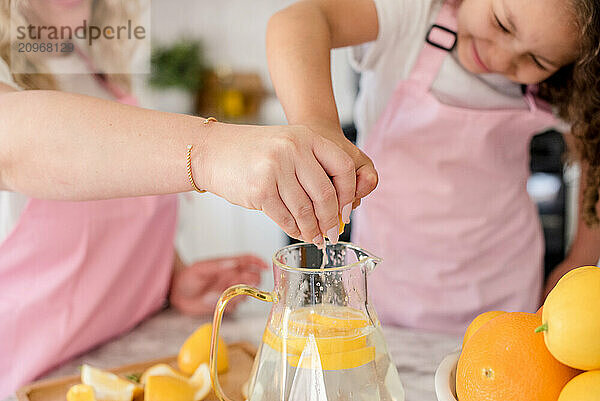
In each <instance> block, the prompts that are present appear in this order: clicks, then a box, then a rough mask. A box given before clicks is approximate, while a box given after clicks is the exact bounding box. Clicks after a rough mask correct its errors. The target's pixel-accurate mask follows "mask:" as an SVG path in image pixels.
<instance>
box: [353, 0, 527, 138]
mask: <svg viewBox="0 0 600 401" xmlns="http://www.w3.org/2000/svg"><path fill="white" fill-rule="evenodd" d="M374 2H375V6H376V9H377V18H378V21H379V34H378V36H377V39H376V40H375V41H373V42H370V43H367V44H364V45H360V46H356V47H353V48H351V53H350V62H351V64H352V66H353V68H354V69H355V70H356V71H358V72H360V73H361V79H360V92H359V95H358V98H357V100H356V103H355V110H354V120H355V123H356V126H357V130H358V142H359V145H362V144H364V141H365V138H366V136H367V135H368V133H369V132H370V131H371V129H372V128H373V126H374V125H375V122H376V121H377V120H378V118H379V116H381V114H382V113H383V111H384V109H385V106H386V105H387V103H388V100H389V99H390V97H391V95H392V93H393V91H394V90H395V89H396V86H397V85H398V82H399V81H400V80H403V79H407V78H408V77H409V75H410V72H411V70H412V68H413V66H414V65H415V63H416V61H417V57H418V55H419V53H420V52H421V50H422V49H423V46H424V44H425V36H426V34H427V30H428V29H429V26H430V25H431V24H433V23H434V22H435V19H436V17H437V14H438V11H439V9H440V6H441V4H442V0H374ZM431 90H432V93H433V94H434V95H435V96H436V97H437V98H438V99H439V100H440V101H441V102H443V103H447V104H450V105H453V106H460V107H468V108H480V109H494V108H527V107H528V106H527V103H526V102H525V100H524V98H523V95H522V92H521V87H520V85H519V84H516V83H514V82H511V81H509V80H508V79H507V78H505V77H504V76H502V75H499V74H479V75H475V74H472V73H470V72H468V71H467V70H465V69H464V68H463V67H462V66H461V65H460V63H459V62H458V61H457V58H456V54H455V53H452V54H448V56H447V57H446V58H445V60H444V62H443V64H442V67H441V69H440V72H439V75H438V77H437V78H436V79H435V81H434V83H433V85H432V88H431Z"/></svg>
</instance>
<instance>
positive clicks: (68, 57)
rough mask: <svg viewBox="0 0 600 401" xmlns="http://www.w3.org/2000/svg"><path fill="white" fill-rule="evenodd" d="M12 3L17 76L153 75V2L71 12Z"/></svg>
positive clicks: (120, 2)
mask: <svg viewBox="0 0 600 401" xmlns="http://www.w3.org/2000/svg"><path fill="white" fill-rule="evenodd" d="M0 1H2V0H0ZM10 4H11V7H10V13H11V15H10V69H11V72H12V73H15V74H89V73H90V71H92V72H100V73H106V74H147V73H149V72H150V53H151V36H152V35H151V29H150V28H151V2H150V0H135V1H133V0H112V1H106V0H94V1H93V2H92V1H90V0H86V1H85V2H82V3H81V7H75V8H65V9H61V8H60V6H54V5H52V4H53V3H52V2H47V3H46V2H44V1H40V2H28V1H24V0H12V1H11V3H10ZM36 7H37V8H36Z"/></svg>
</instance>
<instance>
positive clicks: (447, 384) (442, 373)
mask: <svg viewBox="0 0 600 401" xmlns="http://www.w3.org/2000/svg"><path fill="white" fill-rule="evenodd" d="M459 356H460V351H456V352H453V353H451V354H449V355H446V357H445V358H444V359H443V360H442V362H440V364H439V366H438V368H437V369H436V371H435V394H436V396H437V399H438V401H457V399H456V396H455V395H454V393H455V392H456V365H457V364H458V357H459Z"/></svg>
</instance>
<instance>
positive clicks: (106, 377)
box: [81, 365, 143, 401]
mask: <svg viewBox="0 0 600 401" xmlns="http://www.w3.org/2000/svg"><path fill="white" fill-rule="evenodd" d="M81 382H82V383H83V384H87V385H88V386H91V387H92V388H93V389H94V392H95V395H96V399H98V400H100V401H102V400H110V401H131V400H132V399H133V398H134V397H136V396H137V395H139V394H141V393H142V391H143V390H142V387H141V386H140V385H138V384H137V383H133V382H130V381H129V380H126V379H123V378H122V377H119V376H117V375H115V374H114V373H111V372H107V371H104V370H102V369H98V368H94V367H92V366H90V365H83V366H82V367H81Z"/></svg>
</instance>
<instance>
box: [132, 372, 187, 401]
mask: <svg viewBox="0 0 600 401" xmlns="http://www.w3.org/2000/svg"><path fill="white" fill-rule="evenodd" d="M144 389H145V390H144V401H194V394H195V392H196V390H195V389H194V387H193V386H192V385H191V384H190V383H188V381H187V380H182V379H179V378H177V377H171V376H148V377H147V379H146V386H145V387H144Z"/></svg>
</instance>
